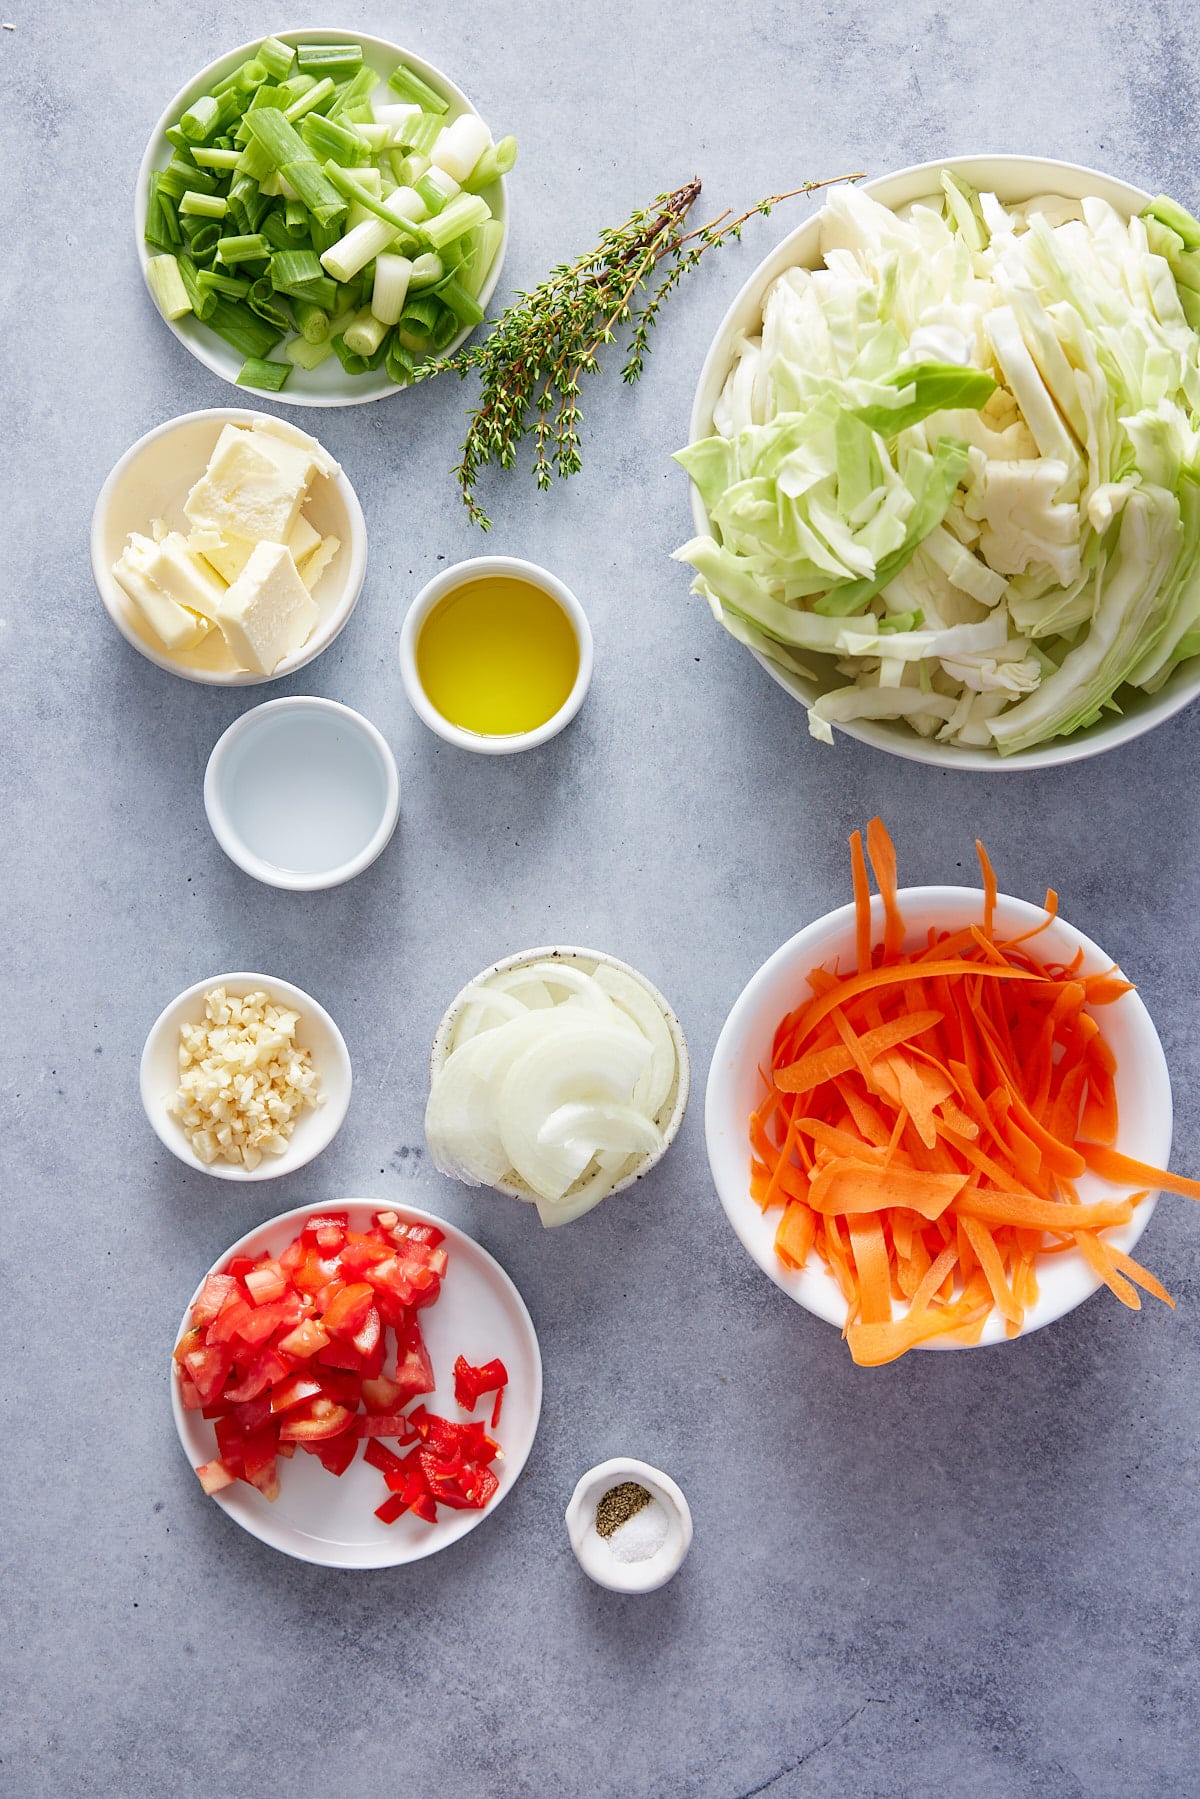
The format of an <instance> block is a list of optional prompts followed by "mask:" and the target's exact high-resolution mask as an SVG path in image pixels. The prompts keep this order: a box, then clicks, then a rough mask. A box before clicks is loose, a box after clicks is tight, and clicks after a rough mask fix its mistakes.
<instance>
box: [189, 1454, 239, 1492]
mask: <svg viewBox="0 0 1200 1799" xmlns="http://www.w3.org/2000/svg"><path fill="white" fill-rule="evenodd" d="M196 1473H197V1474H198V1475H199V1476H200V1485H201V1486H202V1487H203V1488H204V1491H205V1492H206V1493H219V1492H220V1491H221V1489H222V1487H230V1486H232V1485H233V1483H234V1481H235V1480H236V1479H237V1476H236V1475H235V1474H231V1473H230V1472H229V1470H228V1468H227V1467H226V1466H225V1464H224V1462H222V1461H221V1460H220V1459H217V1460H216V1461H212V1462H205V1463H204V1465H203V1467H200V1468H197V1470H196Z"/></svg>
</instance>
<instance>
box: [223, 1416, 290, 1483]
mask: <svg viewBox="0 0 1200 1799" xmlns="http://www.w3.org/2000/svg"><path fill="white" fill-rule="evenodd" d="M275 1442H276V1438H275V1431H274V1429H273V1427H272V1426H271V1425H269V1424H266V1425H261V1426H260V1427H259V1429H258V1430H255V1431H251V1432H250V1434H249V1435H248V1436H246V1437H244V1438H243V1439H242V1456H243V1459H244V1467H245V1472H244V1474H243V1476H242V1478H243V1480H248V1481H249V1483H250V1485H251V1486H252V1487H257V1488H258V1490H259V1492H260V1493H261V1494H262V1495H263V1496H264V1498H266V1499H274V1498H276V1497H277V1496H278V1493H279V1475H278V1472H277V1471H276V1467H275ZM222 1459H224V1458H222Z"/></svg>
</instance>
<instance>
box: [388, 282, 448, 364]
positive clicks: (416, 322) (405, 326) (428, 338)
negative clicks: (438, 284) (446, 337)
mask: <svg viewBox="0 0 1200 1799" xmlns="http://www.w3.org/2000/svg"><path fill="white" fill-rule="evenodd" d="M444 310H445V309H444V307H443V306H442V304H441V302H440V301H439V300H437V299H436V298H435V297H434V296H433V295H432V294H421V295H419V297H418V298H417V299H415V300H410V301H409V302H408V305H407V306H406V307H405V308H404V311H403V312H402V313H401V315H400V322H399V324H398V325H397V326H396V336H397V337H398V338H399V340H400V342H401V343H402V344H403V345H404V348H405V349H406V350H412V351H414V352H416V353H417V354H419V355H424V354H425V352H426V351H427V350H428V349H429V346H430V344H431V343H432V342H433V332H434V327H435V325H436V324H437V322H438V319H439V317H440V316H441V314H442V312H443V311H444Z"/></svg>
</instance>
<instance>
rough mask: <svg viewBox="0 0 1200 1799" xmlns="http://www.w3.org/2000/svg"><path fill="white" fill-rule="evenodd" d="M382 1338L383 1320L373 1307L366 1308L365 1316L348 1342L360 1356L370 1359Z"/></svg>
mask: <svg viewBox="0 0 1200 1799" xmlns="http://www.w3.org/2000/svg"><path fill="white" fill-rule="evenodd" d="M382 1337H383V1320H382V1318H381V1317H380V1316H379V1312H378V1310H377V1308H376V1307H375V1306H371V1307H369V1308H368V1311H367V1315H366V1317H365V1318H364V1319H363V1321H362V1323H361V1325H360V1326H359V1328H358V1329H357V1330H356V1331H355V1333H354V1335H353V1337H352V1338H351V1339H350V1341H351V1342H352V1343H353V1344H354V1347H355V1349H357V1351H358V1353H359V1355H360V1356H364V1357H366V1358H368V1359H369V1358H370V1357H371V1356H372V1355H373V1354H374V1353H375V1350H376V1349H377V1348H378V1346H379V1343H380V1341H381V1340H382Z"/></svg>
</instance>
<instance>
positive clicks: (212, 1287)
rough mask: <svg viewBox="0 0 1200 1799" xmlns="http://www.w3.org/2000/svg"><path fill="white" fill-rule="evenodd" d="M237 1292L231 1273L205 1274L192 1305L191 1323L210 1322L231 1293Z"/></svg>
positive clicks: (201, 1323) (203, 1323)
mask: <svg viewBox="0 0 1200 1799" xmlns="http://www.w3.org/2000/svg"><path fill="white" fill-rule="evenodd" d="M236 1292H237V1281H236V1280H235V1279H234V1277H233V1276H232V1275H231V1274H209V1275H206V1276H205V1280H204V1285H203V1286H202V1287H201V1289H200V1294H199V1297H198V1298H197V1299H196V1300H195V1302H194V1303H193V1305H192V1323H193V1324H196V1325H201V1326H203V1325H205V1324H211V1323H212V1321H213V1319H214V1318H215V1317H216V1315H217V1313H218V1312H219V1311H220V1310H221V1307H222V1306H223V1305H224V1304H225V1301H226V1300H227V1299H228V1298H229V1295H230V1294H231V1293H236Z"/></svg>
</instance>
